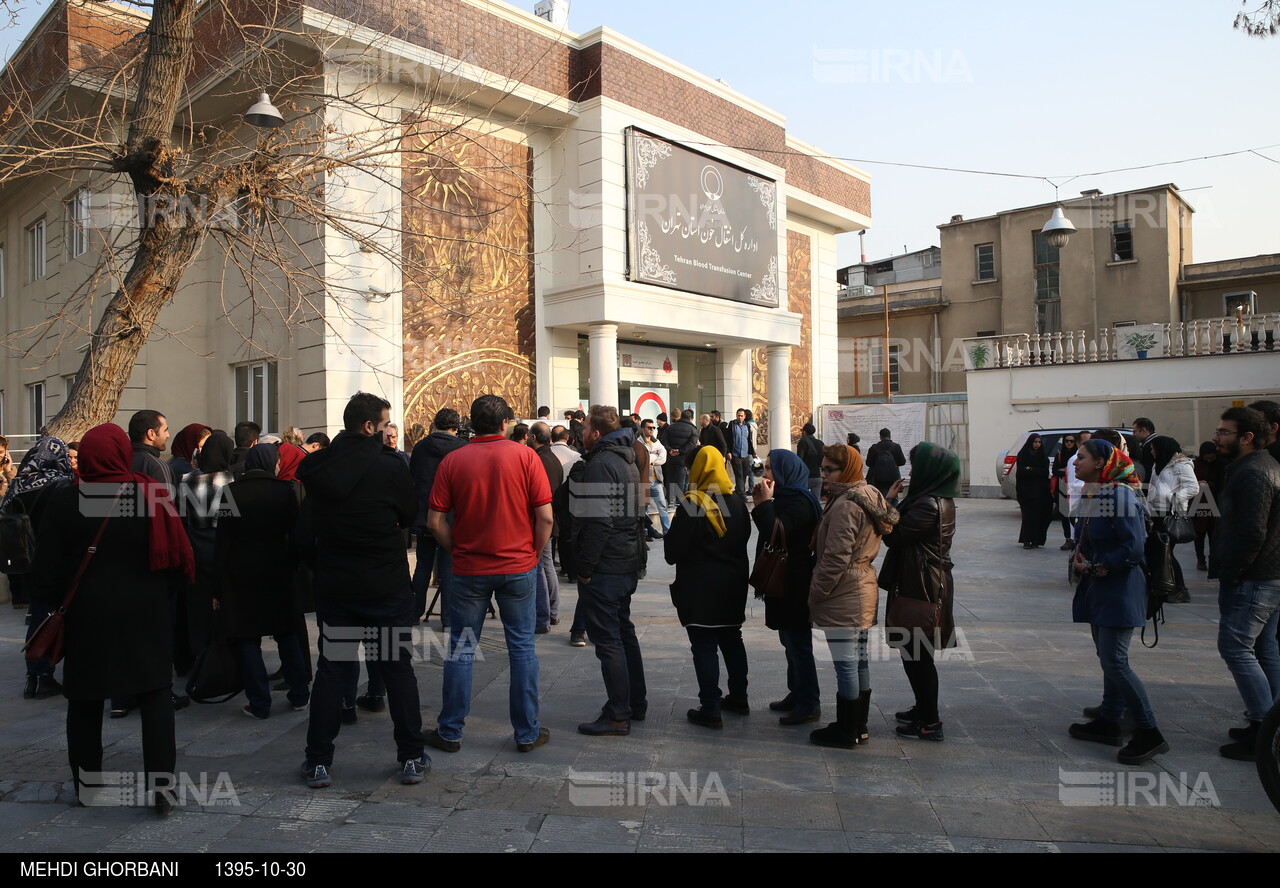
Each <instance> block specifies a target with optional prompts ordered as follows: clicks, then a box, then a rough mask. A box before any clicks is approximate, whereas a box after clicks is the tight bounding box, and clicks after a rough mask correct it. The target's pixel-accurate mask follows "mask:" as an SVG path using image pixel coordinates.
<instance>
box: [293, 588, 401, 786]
mask: <svg viewBox="0 0 1280 888" xmlns="http://www.w3.org/2000/svg"><path fill="white" fill-rule="evenodd" d="M412 595H413V593H412V591H410V590H405V595H404V596H403V599H401V598H400V597H397V599H396V600H395V601H394V602H386V603H381V602H380V603H379V605H380V606H379V607H361V606H358V605H352V604H349V603H342V604H338V603H334V602H326V603H317V604H316V621H317V622H318V623H319V624H320V640H319V647H320V659H319V662H318V663H317V664H316V679H315V683H314V684H312V686H311V720H310V724H309V725H308V727H307V753H306V754H307V761H309V762H311V763H312V764H317V765H324V766H325V767H326V768H327V767H330V766H332V765H333V751H334V741H335V740H336V739H337V738H338V731H339V729H340V728H341V727H342V705H343V699H342V698H343V695H344V692H346V690H347V688H348V687H350V686H351V685H352V684H353V683H355V682H358V681H359V680H360V658H359V648H360V645H361V643H362V640H363V639H364V638H365V637H366V635H367V634H368V635H372V636H374V638H376V640H377V641H378V646H379V650H378V651H377V654H376V656H377V658H378V666H377V668H378V671H379V672H380V673H381V675H382V678H383V680H384V681H385V682H386V692H387V709H388V710H389V711H390V713H391V723H392V725H393V726H394V730H393V736H394V737H395V743H396V756H397V761H401V762H406V761H409V760H410V759H416V758H419V757H420V756H421V755H422V754H423V751H424V750H425V749H426V738H425V737H424V736H423V734H422V710H421V709H420V708H419V703H418V677H417V676H416V675H414V674H413V659H412V656H413V652H412V650H410V649H409V647H408V646H404V647H401V646H399V645H398V644H394V642H395V641H396V640H397V639H395V638H394V637H393V635H399V636H401V638H406V639H407V637H408V635H407V633H409V632H410V631H411V630H412V627H413V625H414V624H415V623H416V622H417V620H415V619H414V617H413V614H412V613H411V612H412V610H413V606H412V602H413V597H412ZM366 627H374V628H376V629H377V630H378V631H374V632H368V630H367V629H366ZM387 628H393V629H395V630H396V632H395V633H391V632H387V631H383V630H385V629H387ZM388 642H392V644H391V648H392V649H391V650H381V647H382V646H383V645H386V644H388ZM366 655H367V656H374V655H373V654H372V653H370V652H367V653H366ZM351 702H354V701H351Z"/></svg>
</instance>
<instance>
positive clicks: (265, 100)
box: [244, 93, 284, 129]
mask: <svg viewBox="0 0 1280 888" xmlns="http://www.w3.org/2000/svg"><path fill="white" fill-rule="evenodd" d="M244 122H245V123H247V124H249V125H250V126H256V127H259V128H261V129H275V128H276V127H278V126H284V117H283V116H282V115H281V114H280V110H279V109H278V108H276V106H275V105H273V104H271V98H270V96H268V95H267V94H266V93H262V94H260V95H259V96H258V101H257V103H256V104H254V105H251V106H250V107H249V110H248V111H246V112H244Z"/></svg>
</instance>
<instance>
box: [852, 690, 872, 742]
mask: <svg viewBox="0 0 1280 888" xmlns="http://www.w3.org/2000/svg"><path fill="white" fill-rule="evenodd" d="M870 714H871V692H870V691H863V692H862V693H861V694H859V695H858V709H857V712H856V713H855V718H854V722H853V732H854V734H855V735H857V740H856V742H857V743H858V744H863V743H866V742H867V740H869V739H870V738H869V737H868V735H867V718H868V717H869V716H870Z"/></svg>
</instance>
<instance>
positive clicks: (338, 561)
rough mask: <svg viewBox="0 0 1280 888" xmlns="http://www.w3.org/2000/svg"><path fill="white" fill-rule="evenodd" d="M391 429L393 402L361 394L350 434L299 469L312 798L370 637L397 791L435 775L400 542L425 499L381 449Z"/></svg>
mask: <svg viewBox="0 0 1280 888" xmlns="http://www.w3.org/2000/svg"><path fill="white" fill-rule="evenodd" d="M390 420H391V405H390V404H389V403H388V402H387V401H385V400H383V399H382V398H379V397H378V396H377V395H371V394H366V393H364V392H358V393H356V394H355V395H353V396H352V397H351V400H350V401H349V402H348V403H347V408H346V410H345V411H344V412H343V415H342V421H343V425H344V426H345V428H344V429H343V431H342V432H340V433H339V434H338V437H336V438H334V439H333V443H332V444H330V445H329V446H328V447H326V448H325V449H323V450H317V451H316V452H315V453H312V454H310V455H309V456H307V458H306V459H304V460H303V461H302V464H301V465H300V466H299V467H298V479H299V480H300V481H301V482H302V485H303V487H304V488H305V489H306V494H307V495H306V499H304V500H303V501H302V507H301V510H300V514H299V519H298V525H299V527H298V543H299V547H300V549H301V552H302V555H303V558H304V560H306V561H307V563H308V564H310V565H311V566H312V568H313V570H314V579H313V589H314V592H315V598H316V622H317V623H318V624H319V626H320V661H319V663H318V665H317V667H316V676H315V684H314V685H313V687H312V690H311V724H310V728H309V729H308V731H307V758H306V761H304V762H303V765H302V771H303V779H304V780H306V782H307V785H308V786H310V787H311V788H313V789H317V788H320V787H323V786H328V785H329V783H330V778H329V768H331V767H332V766H333V750H334V739H335V738H336V737H337V736H338V727H339V721H340V718H341V710H342V693H343V689H344V688H346V687H348V686H349V685H350V684H351V683H352V681H353V680H355V681H358V680H359V669H360V662H359V659H358V652H359V647H360V642H361V640H362V639H365V638H367V637H369V634H370V633H372V634H373V635H375V636H377V637H378V640H379V642H380V647H381V648H382V650H380V651H379V657H378V661H379V667H380V668H381V670H382V675H383V678H384V680H385V682H386V686H387V702H388V704H389V708H390V710H391V721H392V722H393V723H394V725H395V738H396V754H397V758H398V761H399V762H400V781H401V782H402V783H405V784H413V783H421V782H422V779H423V775H424V774H425V773H426V771H427V770H428V769H429V768H430V767H431V760H430V759H429V758H428V757H427V756H426V753H425V751H424V749H425V743H426V741H425V738H424V737H423V734H422V713H421V710H420V709H419V705H418V682H417V679H416V678H415V677H414V674H413V664H412V660H411V654H412V650H411V644H410V643H409V642H408V640H407V635H408V631H407V630H408V627H409V626H411V625H412V624H413V623H414V622H415V620H414V619H413V590H412V589H411V588H410V585H409V559H408V557H407V555H406V554H405V547H404V536H403V534H402V532H401V528H404V527H408V526H409V525H410V524H411V523H412V522H413V519H414V517H415V516H416V515H417V512H418V499H417V495H416V494H415V492H414V488H413V479H412V478H411V477H410V475H409V467H408V466H406V465H405V464H404V461H403V460H401V459H400V457H399V456H397V455H396V453H395V452H394V451H393V450H391V448H389V447H387V446H386V445H385V444H384V443H383V439H382V432H383V431H384V430H385V429H386V427H387V423H388V422H390ZM366 627H370V628H369V629H366Z"/></svg>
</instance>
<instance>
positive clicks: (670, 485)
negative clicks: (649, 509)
mask: <svg viewBox="0 0 1280 888" xmlns="http://www.w3.org/2000/svg"><path fill="white" fill-rule="evenodd" d="M662 443H663V444H664V445H665V446H666V448H667V468H666V484H667V501H668V502H677V501H678V500H679V499H680V498H681V497H683V496H684V488H685V485H686V484H687V483H688V481H689V468H688V466H686V465H685V456H687V455H688V454H690V453H692V452H693V451H694V450H697V449H698V427H697V426H695V425H694V424H693V411H692V410H685V411H684V412H682V413H681V414H680V418H679V419H677V420H676V421H675V422H673V423H671V425H669V426H667V439H666V440H665V441H663V442H662Z"/></svg>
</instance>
